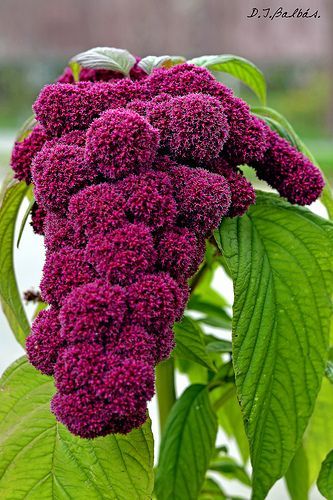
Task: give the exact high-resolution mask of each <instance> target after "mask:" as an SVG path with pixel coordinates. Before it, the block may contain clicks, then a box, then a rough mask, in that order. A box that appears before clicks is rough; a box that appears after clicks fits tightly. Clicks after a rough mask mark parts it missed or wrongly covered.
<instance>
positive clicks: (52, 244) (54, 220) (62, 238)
mask: <svg viewBox="0 0 333 500" xmlns="http://www.w3.org/2000/svg"><path fill="white" fill-rule="evenodd" d="M44 233H45V238H44V245H45V248H46V249H47V250H48V251H54V250H60V249H61V248H63V247H64V246H69V247H75V248H79V246H80V241H79V240H78V238H75V237H74V231H73V228H72V226H71V225H70V223H69V222H68V220H67V218H66V217H62V216H61V215H59V214H57V213H55V212H48V213H47V215H46V217H45V221H44Z"/></svg>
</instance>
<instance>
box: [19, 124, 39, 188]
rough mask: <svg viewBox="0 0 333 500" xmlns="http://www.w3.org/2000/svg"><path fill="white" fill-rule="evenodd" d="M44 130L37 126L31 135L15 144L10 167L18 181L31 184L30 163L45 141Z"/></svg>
mask: <svg viewBox="0 0 333 500" xmlns="http://www.w3.org/2000/svg"><path fill="white" fill-rule="evenodd" d="M46 139H47V137H46V133H45V130H44V128H43V127H42V126H41V125H39V124H37V125H36V126H35V127H34V129H33V130H32V131H31V133H30V134H29V135H28V137H26V138H25V139H23V141H21V142H15V145H14V148H13V151H12V156H11V160H10V165H11V167H12V169H13V170H14V172H15V178H16V179H18V180H19V181H25V182H26V183H27V184H30V182H31V163H32V160H33V159H34V157H35V156H36V154H37V153H38V152H39V151H40V150H41V149H42V147H43V145H44V143H45V141H46Z"/></svg>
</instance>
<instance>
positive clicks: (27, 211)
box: [16, 186, 35, 248]
mask: <svg viewBox="0 0 333 500" xmlns="http://www.w3.org/2000/svg"><path fill="white" fill-rule="evenodd" d="M28 191H31V192H32V189H31V186H29V187H28ZM28 191H27V193H26V195H27V196H28ZM34 204H35V198H34V196H33V195H32V197H31V200H30V201H29V205H28V207H27V209H26V211H25V214H24V216H23V219H22V222H21V226H20V230H19V235H18V237H17V243H16V248H19V246H20V242H21V238H22V234H23V231H24V228H25V225H26V223H27V220H28V217H29V215H30V212H31V210H32V207H33V206H34Z"/></svg>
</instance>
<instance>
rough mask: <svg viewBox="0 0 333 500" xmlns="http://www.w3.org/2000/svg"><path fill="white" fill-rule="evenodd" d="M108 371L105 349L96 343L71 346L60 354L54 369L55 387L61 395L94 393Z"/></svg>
mask: <svg viewBox="0 0 333 500" xmlns="http://www.w3.org/2000/svg"><path fill="white" fill-rule="evenodd" d="M105 370H106V359H105V354H104V348H103V346H102V345H101V344H96V343H94V342H90V341H88V342H83V343H80V344H76V345H69V346H68V347H66V348H65V349H63V350H62V352H61V353H60V354H59V356H58V359H57V362H56V364H55V367H54V378H55V385H56V388H57V389H58V391H59V392H60V393H61V394H70V393H71V392H74V391H76V390H78V389H85V388H87V387H88V388H89V390H90V391H93V389H94V384H96V383H98V381H99V380H100V379H101V376H102V375H103V373H104V371H105Z"/></svg>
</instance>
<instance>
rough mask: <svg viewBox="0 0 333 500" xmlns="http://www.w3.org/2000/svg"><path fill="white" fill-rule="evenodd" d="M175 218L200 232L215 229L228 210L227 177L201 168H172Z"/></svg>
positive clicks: (199, 233)
mask: <svg viewBox="0 0 333 500" xmlns="http://www.w3.org/2000/svg"><path fill="white" fill-rule="evenodd" d="M172 177H173V180H174V186H175V197H176V201H177V205H178V210H179V222H180V223H181V225H184V226H186V227H189V228H190V229H192V230H193V231H195V232H196V233H198V235H200V236H207V235H208V234H209V233H210V232H211V231H212V230H213V229H215V228H216V227H217V226H218V225H219V223H220V221H221V218H222V216H223V215H225V214H226V213H228V210H229V206H230V201H231V195H230V189H229V185H228V182H227V180H226V179H225V178H224V177H222V176H221V175H218V174H214V173H212V172H208V171H207V170H204V169H202V168H195V169H194V168H189V167H184V166H179V167H175V168H174V169H173V170H172Z"/></svg>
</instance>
